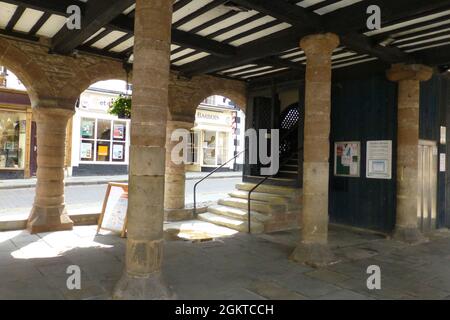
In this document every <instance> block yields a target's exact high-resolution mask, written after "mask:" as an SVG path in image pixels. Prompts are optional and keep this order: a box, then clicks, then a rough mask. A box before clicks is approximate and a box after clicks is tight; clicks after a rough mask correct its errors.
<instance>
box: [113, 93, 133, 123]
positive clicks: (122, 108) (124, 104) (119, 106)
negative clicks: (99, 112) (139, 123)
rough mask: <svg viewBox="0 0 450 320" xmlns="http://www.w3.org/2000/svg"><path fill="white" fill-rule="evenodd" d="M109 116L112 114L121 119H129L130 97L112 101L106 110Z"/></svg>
mask: <svg viewBox="0 0 450 320" xmlns="http://www.w3.org/2000/svg"><path fill="white" fill-rule="evenodd" d="M108 113H109V114H113V115H116V116H118V117H119V118H122V119H130V118H131V97H128V96H120V97H118V98H117V99H116V100H114V101H113V103H112V104H111V107H110V108H109V110H108Z"/></svg>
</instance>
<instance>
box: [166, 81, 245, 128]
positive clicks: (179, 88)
mask: <svg viewBox="0 0 450 320" xmlns="http://www.w3.org/2000/svg"><path fill="white" fill-rule="evenodd" d="M213 95H220V96H224V97H226V98H228V99H230V100H232V101H233V102H235V103H236V104H237V105H238V106H239V108H240V109H241V110H242V111H244V112H245V110H246V105H247V85H246V83H245V82H242V81H235V80H229V79H223V78H218V77H213V76H198V77H194V78H192V79H180V78H179V77H177V75H176V74H172V77H171V81H170V85H169V109H170V115H169V120H176V121H187V122H193V121H194V119H195V113H196V110H197V108H198V106H199V105H200V103H201V102H202V101H203V100H205V99H206V98H208V97H210V96H213Z"/></svg>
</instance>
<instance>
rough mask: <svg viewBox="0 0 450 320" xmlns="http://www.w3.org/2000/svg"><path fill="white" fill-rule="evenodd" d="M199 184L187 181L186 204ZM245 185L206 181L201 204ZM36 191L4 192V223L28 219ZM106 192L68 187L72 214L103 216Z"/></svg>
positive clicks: (0, 214) (0, 212)
mask: <svg viewBox="0 0 450 320" xmlns="http://www.w3.org/2000/svg"><path fill="white" fill-rule="evenodd" d="M197 181H198V180H187V181H186V204H190V203H192V202H193V188H194V184H195V183H196V182H197ZM241 181H242V179H241V178H219V179H211V180H206V181H204V182H203V183H202V184H200V185H199V187H198V201H199V202H204V201H217V200H219V199H220V198H221V197H223V196H225V195H226V194H227V193H228V192H231V191H232V190H233V189H234V186H235V185H236V184H237V183H239V182H241ZM34 191H35V189H34V188H25V189H11V190H0V219H2V220H4V219H5V218H6V217H13V218H20V217H22V218H23V216H26V215H28V213H29V210H30V208H31V206H32V204H33V199H34ZM105 191H106V185H88V186H68V187H66V204H67V207H68V210H69V213H79V212H81V211H83V210H84V211H86V210H89V211H90V212H89V213H94V212H100V211H101V205H102V202H103V198H104V196H105ZM92 210H94V211H92Z"/></svg>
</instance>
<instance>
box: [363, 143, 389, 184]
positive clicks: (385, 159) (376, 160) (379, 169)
mask: <svg viewBox="0 0 450 320" xmlns="http://www.w3.org/2000/svg"><path fill="white" fill-rule="evenodd" d="M366 176H367V178H369V179H387V180H389V179H392V140H378V141H367V161H366Z"/></svg>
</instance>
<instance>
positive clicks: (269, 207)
mask: <svg viewBox="0 0 450 320" xmlns="http://www.w3.org/2000/svg"><path fill="white" fill-rule="evenodd" d="M219 204H220V205H223V206H228V207H232V208H238V209H244V210H246V209H247V208H248V200H247V199H240V198H225V199H221V200H219ZM251 210H253V211H258V212H260V213H266V214H271V213H283V212H286V210H287V205H286V204H271V203H269V202H264V201H257V200H252V201H251Z"/></svg>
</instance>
